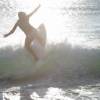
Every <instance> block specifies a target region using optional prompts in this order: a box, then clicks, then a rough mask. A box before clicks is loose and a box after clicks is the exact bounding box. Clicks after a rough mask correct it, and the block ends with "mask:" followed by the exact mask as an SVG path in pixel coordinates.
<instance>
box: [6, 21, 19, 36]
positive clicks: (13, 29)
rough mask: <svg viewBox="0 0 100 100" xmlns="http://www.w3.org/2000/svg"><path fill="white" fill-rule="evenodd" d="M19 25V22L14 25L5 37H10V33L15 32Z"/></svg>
mask: <svg viewBox="0 0 100 100" xmlns="http://www.w3.org/2000/svg"><path fill="white" fill-rule="evenodd" d="M17 26H18V22H17V23H16V24H15V25H14V27H13V28H12V30H11V31H10V32H9V33H8V34H5V35H4V37H8V36H9V35H11V34H12V33H14V31H15V29H16V28H17Z"/></svg>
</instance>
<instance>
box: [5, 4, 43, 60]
mask: <svg viewBox="0 0 100 100" xmlns="http://www.w3.org/2000/svg"><path fill="white" fill-rule="evenodd" d="M39 7H40V5H39V6H38V7H37V8H36V9H35V10H34V11H33V12H32V13H30V14H29V15H26V13H24V12H19V13H18V17H19V19H18V21H17V22H16V24H15V25H14V27H13V29H12V30H11V31H10V32H9V33H8V34H5V35H4V37H7V36H9V35H10V34H12V33H14V31H15V29H16V28H17V26H19V27H20V29H21V30H22V31H23V32H24V33H25V35H26V39H25V48H26V49H27V50H28V51H29V52H30V53H31V54H32V55H33V56H34V57H35V59H36V60H38V59H39V58H38V56H37V54H35V48H34V49H32V45H31V44H32V43H33V42H34V43H35V44H37V45H38V46H37V47H41V50H42V48H43V47H44V43H43V38H42V37H41V35H39V34H38V31H37V29H35V28H34V27H33V26H32V25H31V24H30V23H29V18H30V16H32V15H33V14H34V13H35V12H36V11H37V10H38V8H39ZM35 44H34V45H35ZM35 47H36V45H35Z"/></svg>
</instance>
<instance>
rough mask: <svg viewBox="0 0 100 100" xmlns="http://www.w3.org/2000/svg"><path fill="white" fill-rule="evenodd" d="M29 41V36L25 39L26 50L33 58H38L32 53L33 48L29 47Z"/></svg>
mask: <svg viewBox="0 0 100 100" xmlns="http://www.w3.org/2000/svg"><path fill="white" fill-rule="evenodd" d="M31 42H32V40H31V39H29V38H26V39H25V48H26V49H27V50H28V52H29V53H31V54H32V56H33V57H34V58H35V60H38V58H37V56H36V55H35V53H34V50H33V49H32V48H31Z"/></svg>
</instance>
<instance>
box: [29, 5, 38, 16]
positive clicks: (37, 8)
mask: <svg viewBox="0 0 100 100" xmlns="http://www.w3.org/2000/svg"><path fill="white" fill-rule="evenodd" d="M39 8H40V4H39V6H38V7H37V8H36V9H35V10H34V11H32V12H31V13H30V14H28V17H31V16H32V15H33V14H34V13H35V12H36V11H37V10H38V9H39Z"/></svg>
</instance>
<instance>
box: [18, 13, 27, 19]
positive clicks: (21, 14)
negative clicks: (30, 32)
mask: <svg viewBox="0 0 100 100" xmlns="http://www.w3.org/2000/svg"><path fill="white" fill-rule="evenodd" d="M18 17H19V18H20V19H23V18H25V17H26V13H25V12H18Z"/></svg>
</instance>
